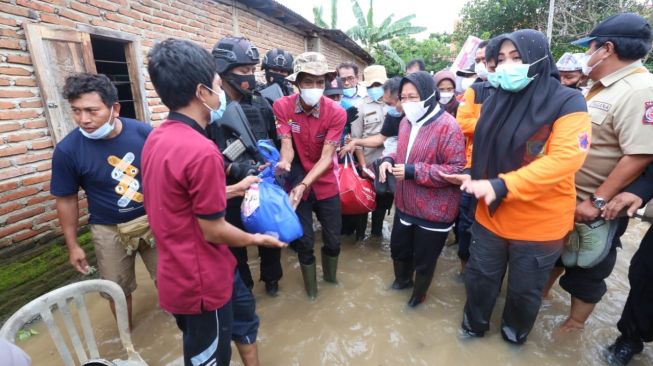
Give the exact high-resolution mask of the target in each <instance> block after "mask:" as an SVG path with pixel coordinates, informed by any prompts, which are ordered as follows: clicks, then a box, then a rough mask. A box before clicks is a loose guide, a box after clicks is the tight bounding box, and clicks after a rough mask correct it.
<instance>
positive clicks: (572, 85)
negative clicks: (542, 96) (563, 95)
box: [565, 84, 580, 90]
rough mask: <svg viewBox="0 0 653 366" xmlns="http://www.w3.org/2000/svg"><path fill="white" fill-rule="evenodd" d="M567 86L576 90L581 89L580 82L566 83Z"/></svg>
mask: <svg viewBox="0 0 653 366" xmlns="http://www.w3.org/2000/svg"><path fill="white" fill-rule="evenodd" d="M565 86H566V87H567V88H572V89H574V90H580V88H579V87H578V84H571V85H565Z"/></svg>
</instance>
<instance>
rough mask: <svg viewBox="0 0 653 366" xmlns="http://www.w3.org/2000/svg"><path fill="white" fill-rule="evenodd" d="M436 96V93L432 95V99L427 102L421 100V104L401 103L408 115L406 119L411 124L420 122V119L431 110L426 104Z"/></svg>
mask: <svg viewBox="0 0 653 366" xmlns="http://www.w3.org/2000/svg"><path fill="white" fill-rule="evenodd" d="M434 96H435V93H433V94H431V96H430V97H428V98H426V99H425V100H420V101H419V102H406V103H403V102H402V103H401V107H402V108H403V109H404V113H405V114H406V118H408V121H410V122H411V123H417V122H419V120H420V118H422V117H424V115H425V114H426V111H427V110H428V109H429V108H428V107H427V106H426V102H427V101H428V100H429V99H431V98H433V97H434Z"/></svg>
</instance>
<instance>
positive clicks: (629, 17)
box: [571, 13, 651, 47]
mask: <svg viewBox="0 0 653 366" xmlns="http://www.w3.org/2000/svg"><path fill="white" fill-rule="evenodd" d="M598 37H619V38H641V39H650V38H651V26H650V25H649V24H648V22H647V21H646V19H644V18H642V17H641V16H639V15H637V14H634V13H620V14H615V15H612V16H610V17H608V18H606V19H605V20H603V21H602V22H601V23H599V24H598V25H597V26H596V27H594V29H592V31H591V32H590V34H589V35H588V36H587V37H583V38H581V39H579V40H577V41H574V42H571V44H573V45H576V46H580V47H589V44H590V42H592V41H593V40H594V39H596V38H598Z"/></svg>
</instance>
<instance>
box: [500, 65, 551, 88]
mask: <svg viewBox="0 0 653 366" xmlns="http://www.w3.org/2000/svg"><path fill="white" fill-rule="evenodd" d="M545 58H547V56H544V57H542V58H541V59H539V60H537V61H535V62H533V63H532V64H510V65H505V64H504V65H499V66H498V67H497V74H498V76H499V82H500V84H501V89H503V90H505V91H509V92H512V93H516V92H518V91H520V90H522V89H524V88H525V87H526V86H527V85H528V84H530V82H531V81H532V80H533V79H535V77H536V76H537V75H535V76H533V77H528V70H529V69H530V67H531V66H533V65H535V64H536V63H538V62H540V61H542V60H544V59H545Z"/></svg>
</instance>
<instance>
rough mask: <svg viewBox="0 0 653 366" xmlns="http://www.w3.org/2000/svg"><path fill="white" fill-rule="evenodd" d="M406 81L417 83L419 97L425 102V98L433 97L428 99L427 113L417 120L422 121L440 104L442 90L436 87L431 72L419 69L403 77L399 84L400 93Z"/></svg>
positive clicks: (426, 103)
mask: <svg viewBox="0 0 653 366" xmlns="http://www.w3.org/2000/svg"><path fill="white" fill-rule="evenodd" d="M406 83H412V84H413V85H415V88H416V89H417V92H418V93H419V99H420V100H421V101H423V102H424V100H425V99H426V98H428V97H431V95H433V93H435V95H433V96H432V97H431V99H429V100H427V101H426V102H425V103H424V105H425V106H427V107H428V109H427V110H426V113H425V114H424V116H422V118H421V119H420V120H419V121H417V122H421V121H422V119H424V117H426V116H428V115H429V114H431V112H433V110H434V109H435V107H436V106H437V105H438V101H439V100H440V92H439V91H438V88H436V87H435V82H434V81H433V77H432V76H431V74H429V73H428V72H426V71H418V72H414V73H412V74H408V75H406V76H404V77H403V79H401V83H400V84H399V94H400V95H401V90H402V89H403V88H404V84H406Z"/></svg>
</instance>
